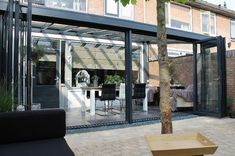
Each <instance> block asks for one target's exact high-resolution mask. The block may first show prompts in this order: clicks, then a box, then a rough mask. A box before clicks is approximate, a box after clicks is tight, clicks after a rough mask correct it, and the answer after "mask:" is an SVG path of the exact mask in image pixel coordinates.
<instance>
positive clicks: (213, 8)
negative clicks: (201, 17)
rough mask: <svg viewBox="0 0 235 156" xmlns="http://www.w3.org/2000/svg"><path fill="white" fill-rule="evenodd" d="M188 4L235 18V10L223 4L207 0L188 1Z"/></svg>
mask: <svg viewBox="0 0 235 156" xmlns="http://www.w3.org/2000/svg"><path fill="white" fill-rule="evenodd" d="M186 4H187V5H189V6H192V7H195V8H198V9H203V10H208V11H211V12H213V13H216V14H220V15H223V16H225V17H228V18H232V19H235V11H233V10H230V9H227V8H225V7H224V6H222V5H221V6H220V5H215V4H211V3H208V2H206V1H199V0H196V1H195V2H193V1H188V2H187V3H186Z"/></svg>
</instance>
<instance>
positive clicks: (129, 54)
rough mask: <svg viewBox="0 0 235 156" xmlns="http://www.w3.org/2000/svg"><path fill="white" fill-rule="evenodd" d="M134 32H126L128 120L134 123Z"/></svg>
mask: <svg viewBox="0 0 235 156" xmlns="http://www.w3.org/2000/svg"><path fill="white" fill-rule="evenodd" d="M131 38H132V32H131V30H128V31H126V32H125V79H126V81H125V84H126V90H125V93H126V121H127V122H128V123H132V122H133V119H132V39H131Z"/></svg>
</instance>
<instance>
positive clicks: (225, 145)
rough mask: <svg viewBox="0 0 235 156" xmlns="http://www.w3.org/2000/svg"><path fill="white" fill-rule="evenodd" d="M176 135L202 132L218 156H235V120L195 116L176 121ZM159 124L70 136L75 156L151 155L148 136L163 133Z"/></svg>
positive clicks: (69, 142) (174, 122) (68, 141)
mask: <svg viewBox="0 0 235 156" xmlns="http://www.w3.org/2000/svg"><path fill="white" fill-rule="evenodd" d="M173 128H174V133H175V134H177V133H178V134H180V133H192V132H200V133H202V134H203V135H205V136H206V137H208V138H209V139H211V140H212V141H213V142H214V143H215V144H217V145H218V146H219V148H218V149H217V151H216V153H215V156H234V155H235V146H234V145H235V119H231V118H223V119H217V118H211V117H195V118H191V119H184V120H177V121H173ZM160 132H161V125H160V123H154V124H150V125H142V126H135V127H127V128H120V129H111V130H103V131H95V132H87V133H74V134H67V135H66V136H65V139H66V141H67V143H68V144H69V146H70V148H71V149H72V150H73V152H74V154H75V155H76V156H151V155H152V154H151V153H150V151H149V149H148V146H147V143H146V141H145V138H144V136H145V135H151V134H160Z"/></svg>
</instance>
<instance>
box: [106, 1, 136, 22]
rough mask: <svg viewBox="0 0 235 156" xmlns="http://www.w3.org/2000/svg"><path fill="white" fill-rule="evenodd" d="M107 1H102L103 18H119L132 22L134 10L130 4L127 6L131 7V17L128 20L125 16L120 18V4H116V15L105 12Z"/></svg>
mask: <svg viewBox="0 0 235 156" xmlns="http://www.w3.org/2000/svg"><path fill="white" fill-rule="evenodd" d="M107 1H108V0H105V1H104V16H109V17H116V18H121V19H126V20H134V10H135V9H134V6H133V5H132V4H129V5H131V17H130V18H128V17H125V16H121V11H122V8H124V7H123V6H122V4H121V2H117V15H116V14H111V13H108V12H107Z"/></svg>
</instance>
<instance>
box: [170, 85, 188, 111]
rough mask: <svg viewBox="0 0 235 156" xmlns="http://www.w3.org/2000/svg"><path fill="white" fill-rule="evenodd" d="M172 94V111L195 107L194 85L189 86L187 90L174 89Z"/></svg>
mask: <svg viewBox="0 0 235 156" xmlns="http://www.w3.org/2000/svg"><path fill="white" fill-rule="evenodd" d="M170 94H171V104H172V111H177V110H178V108H186V107H187V108H192V107H193V85H189V86H188V87H187V88H186V89H172V90H171V91H170Z"/></svg>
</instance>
